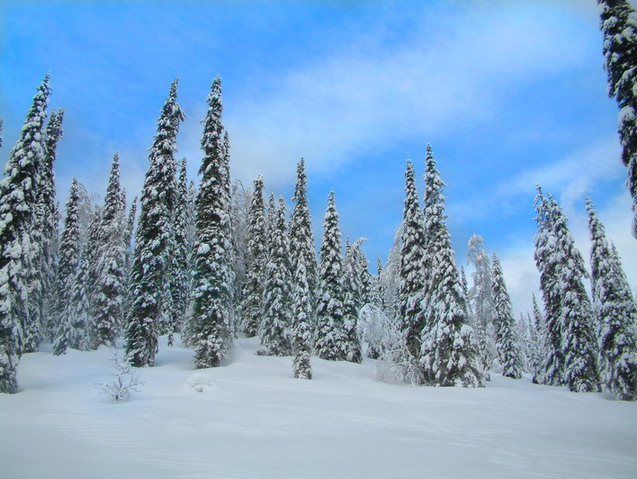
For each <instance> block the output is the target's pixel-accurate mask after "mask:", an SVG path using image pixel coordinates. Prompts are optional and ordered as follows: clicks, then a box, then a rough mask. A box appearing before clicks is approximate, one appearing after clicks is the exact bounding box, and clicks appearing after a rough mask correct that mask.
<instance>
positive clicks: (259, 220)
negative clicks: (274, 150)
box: [241, 176, 294, 338]
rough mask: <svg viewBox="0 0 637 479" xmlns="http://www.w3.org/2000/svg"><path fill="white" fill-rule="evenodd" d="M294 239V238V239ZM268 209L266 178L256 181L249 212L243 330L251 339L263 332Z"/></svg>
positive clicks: (242, 307)
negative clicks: (261, 330)
mask: <svg viewBox="0 0 637 479" xmlns="http://www.w3.org/2000/svg"><path fill="white" fill-rule="evenodd" d="M292 241H294V240H292ZM266 248H267V236H266V223H265V209H264V205H263V179H262V178H261V176H259V177H257V179H256V180H254V192H253V194H252V201H251V203H250V210H249V212H248V254H247V258H246V280H245V282H244V285H243V302H242V305H241V312H242V315H243V332H244V333H245V335H246V336H247V337H249V338H251V337H254V336H256V335H257V334H258V333H259V329H260V326H261V318H262V312H263V293H264V284H265V266H266V257H267V254H268V253H267V250H266Z"/></svg>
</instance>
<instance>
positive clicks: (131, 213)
mask: <svg viewBox="0 0 637 479" xmlns="http://www.w3.org/2000/svg"><path fill="white" fill-rule="evenodd" d="M136 216H137V196H136V197H135V198H133V201H132V202H131V205H130V210H128V220H127V221H126V231H125V233H124V245H125V246H126V271H130V267H131V266H132V263H133V255H132V250H131V242H132V241H133V234H134V233H135V219H136Z"/></svg>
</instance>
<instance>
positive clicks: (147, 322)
mask: <svg viewBox="0 0 637 479" xmlns="http://www.w3.org/2000/svg"><path fill="white" fill-rule="evenodd" d="M183 119H184V114H183V112H182V110H181V108H180V106H179V104H178V103H177V80H175V81H174V82H173V83H172V85H171V87H170V93H169V95H168V98H167V100H166V102H165V103H164V106H163V108H162V111H161V115H160V117H159V120H158V124H157V135H155V140H154V142H153V145H152V146H151V148H150V155H149V161H150V165H149V167H148V170H147V171H146V176H145V178H144V186H143V189H142V196H141V201H140V213H139V224H138V227H137V233H136V236H135V255H134V259H133V267H132V271H131V291H132V298H133V302H132V305H131V310H130V312H129V314H128V325H127V329H126V354H127V357H128V360H129V361H130V363H131V364H132V365H133V366H153V365H154V363H155V354H156V353H157V337H158V334H159V333H160V331H165V330H167V329H168V327H167V325H169V324H170V318H171V313H172V308H173V302H172V298H171V296H170V287H169V285H170V281H171V275H170V273H171V271H170V261H171V256H172V254H173V253H174V244H175V243H174V232H173V216H174V207H175V196H176V195H175V190H176V188H175V172H176V165H175V158H174V152H175V151H176V149H177V146H176V139H177V132H178V131H179V123H180V122H181V121H182V120H183Z"/></svg>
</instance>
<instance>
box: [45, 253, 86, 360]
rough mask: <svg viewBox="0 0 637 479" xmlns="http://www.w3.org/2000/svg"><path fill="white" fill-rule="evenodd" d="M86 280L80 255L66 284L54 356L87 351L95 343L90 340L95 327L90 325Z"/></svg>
mask: <svg viewBox="0 0 637 479" xmlns="http://www.w3.org/2000/svg"><path fill="white" fill-rule="evenodd" d="M87 279H88V264H87V262H86V259H84V255H83V254H82V255H80V257H79V258H78V263H77V268H76V270H75V271H74V272H73V275H72V276H71V278H69V281H68V283H67V284H68V285H69V287H70V290H69V291H68V293H67V296H68V301H67V303H66V304H65V305H64V309H63V310H62V316H61V319H60V321H59V323H58V329H57V333H56V338H55V341H54V343H53V354H55V355H56V356H57V355H60V354H64V353H65V352H66V349H67V348H73V349H79V350H80V351H87V350H89V349H91V348H92V347H93V345H94V343H95V340H94V339H93V338H91V332H94V331H95V327H94V325H93V324H92V323H93V318H92V316H91V313H90V307H89V300H88V294H87V291H86V284H87Z"/></svg>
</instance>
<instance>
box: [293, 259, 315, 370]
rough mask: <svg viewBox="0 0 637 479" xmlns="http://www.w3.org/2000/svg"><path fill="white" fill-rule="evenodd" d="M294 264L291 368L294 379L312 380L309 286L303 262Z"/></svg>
mask: <svg viewBox="0 0 637 479" xmlns="http://www.w3.org/2000/svg"><path fill="white" fill-rule="evenodd" d="M295 263H296V270H295V271H294V275H293V282H292V324H291V343H292V352H293V354H294V362H293V365H292V368H293V372H294V377H295V378H299V379H312V365H311V364H310V352H311V348H312V327H311V324H310V319H311V315H312V304H311V301H310V285H309V282H308V280H307V272H306V271H305V262H304V261H296V262H295Z"/></svg>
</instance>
